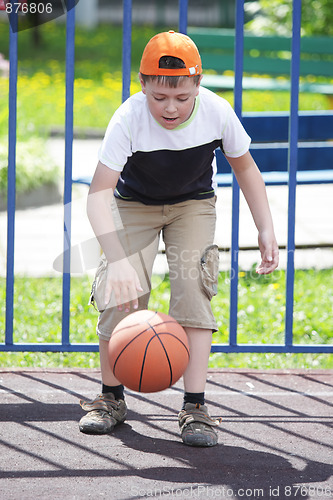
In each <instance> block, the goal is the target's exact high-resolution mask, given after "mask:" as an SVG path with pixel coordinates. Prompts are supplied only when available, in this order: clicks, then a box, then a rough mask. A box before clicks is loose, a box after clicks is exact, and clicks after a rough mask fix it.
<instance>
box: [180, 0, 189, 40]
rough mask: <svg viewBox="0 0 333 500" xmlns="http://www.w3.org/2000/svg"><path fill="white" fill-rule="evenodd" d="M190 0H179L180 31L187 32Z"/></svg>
mask: <svg viewBox="0 0 333 500" xmlns="http://www.w3.org/2000/svg"><path fill="white" fill-rule="evenodd" d="M187 14H188V0H179V33H184V35H186V33H187V17H188V16H187Z"/></svg>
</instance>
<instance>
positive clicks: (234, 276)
mask: <svg viewBox="0 0 333 500" xmlns="http://www.w3.org/2000/svg"><path fill="white" fill-rule="evenodd" d="M67 5H68V11H67V28H66V33H67V35H66V118H65V120H66V122H65V176H64V267H63V269H64V270H65V272H64V273H63V286H62V341H61V343H54V344H46V343H38V344H37V343H34V344H33V343H29V344H23V343H16V342H14V340H13V337H14V336H13V333H14V332H13V325H14V314H13V310H14V279H15V277H14V250H15V195H16V192H15V165H16V108H17V63H18V58H17V40H18V33H17V15H16V14H15V13H12V14H11V16H12V18H11V22H10V27H9V30H10V35H9V36H10V75H9V142H8V215H7V221H8V225H7V274H6V332H5V343H2V344H0V350H1V351H40V352H41V351H44V352H45V351H51V352H94V351H98V344H91V343H90V344H78V343H71V342H70V286H71V276H70V273H69V272H66V270H68V269H70V258H71V255H70V248H71V200H72V145H73V101H74V67H75V54H74V46H75V43H74V42H75V8H74V6H75V0H68V2H67ZM131 12H132V0H123V14H124V15H123V93H122V98H123V100H125V99H127V98H128V97H129V95H130V83H131V31H132V19H131ZM187 12H188V0H179V31H180V32H182V33H186V32H187ZM300 25H301V0H294V1H293V36H292V61H291V101H290V118H289V158H288V169H289V181H288V192H289V195H288V243H287V250H288V252H287V253H288V260H287V277H286V313H285V343H284V344H282V345H277V344H274V345H268V344H260V345H253V344H239V343H238V339H237V313H238V254H239V200H240V197H239V186H238V184H237V181H236V179H235V177H233V183H232V193H233V197H232V238H231V256H232V258H231V286H230V325H229V343H228V344H227V345H224V344H223V345H222V344H213V346H212V352H294V353H296V352H313V353H315V352H333V346H332V345H295V344H294V342H293V306H294V272H295V267H294V251H295V206H296V171H297V154H298V147H297V139H298V83H299V61H300ZM243 26H244V0H236V37H235V89H234V97H235V100H234V101H235V111H236V113H237V115H238V116H239V118H240V119H242V76H243Z"/></svg>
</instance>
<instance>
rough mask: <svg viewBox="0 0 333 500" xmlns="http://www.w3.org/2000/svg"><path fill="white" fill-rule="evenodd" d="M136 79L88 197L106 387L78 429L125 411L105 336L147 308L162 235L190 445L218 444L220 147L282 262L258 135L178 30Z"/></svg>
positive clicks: (265, 240) (154, 48)
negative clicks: (256, 157) (211, 366)
mask: <svg viewBox="0 0 333 500" xmlns="http://www.w3.org/2000/svg"><path fill="white" fill-rule="evenodd" d="M139 76H140V82H141V86H142V92H140V93H138V94H135V95H134V96H132V97H130V98H129V99H128V100H127V101H126V102H125V103H123V104H122V105H121V106H120V108H119V109H118V110H117V112H116V113H115V114H114V116H113V118H112V119H111V121H110V123H109V126H108V129H107V131H106V135H105V138H104V141H103V143H102V146H101V149H100V152H99V163H98V165H97V168H96V172H95V175H94V177H93V180H92V183H91V186H90V191H89V196H88V202H87V213H88V217H89V220H90V222H91V225H92V227H93V230H94V232H95V234H96V237H97V238H98V241H99V242H100V245H101V247H102V249H103V252H104V256H105V258H104V259H103V261H102V263H101V265H100V268H99V269H98V270H97V274H96V281H95V283H94V286H93V295H94V299H95V301H96V303H97V306H98V309H99V311H100V312H101V314H100V316H99V320H98V325H97V333H98V335H99V344H100V361H101V373H102V393H101V394H100V395H99V396H97V398H96V399H95V400H94V401H92V402H81V405H82V408H83V409H84V410H85V411H87V412H88V413H87V414H86V415H85V416H84V417H82V419H81V421H80V430H81V431H82V432H85V433H107V432H110V431H111V430H112V429H113V428H114V426H115V425H117V424H119V423H121V422H123V421H124V420H125V418H126V403H125V401H124V387H123V386H122V385H121V384H120V382H119V381H118V380H117V379H116V378H115V377H114V375H113V373H112V371H111V369H110V366H109V363H108V357H107V347H108V340H109V338H110V336H111V334H112V331H113V329H114V327H115V326H116V324H117V323H118V322H119V321H120V320H121V319H122V318H123V317H124V316H125V315H127V314H128V313H130V312H131V311H133V310H136V309H138V308H139V309H147V307H148V299H149V292H150V277H151V273H152V266H153V261H154V258H155V256H156V253H157V249H158V240H159V236H160V234H162V236H163V240H164V243H165V248H166V256H167V260H168V264H169V275H170V287H171V298H170V310H169V313H170V315H171V316H173V317H174V318H175V319H176V320H177V321H178V322H179V323H180V324H181V325H182V326H183V327H184V328H185V330H186V333H187V335H188V340H189V345H190V362H189V365H188V367H187V369H186V372H185V374H184V377H183V380H184V402H183V407H182V410H181V411H180V413H179V415H178V420H179V426H180V432H181V438H182V440H183V442H184V443H185V444H186V445H190V446H214V445H215V444H217V433H216V430H215V426H216V425H217V421H214V420H213V419H211V418H210V416H209V414H208V409H207V407H206V405H205V384H206V375H207V367H208V358H209V354H210V349H211V341H212V333H213V332H214V331H216V330H217V325H216V322H215V319H214V316H213V314H212V310H211V305H210V300H211V298H212V297H213V295H215V294H216V292H217V276H218V251H217V247H216V246H215V245H213V241H214V232H215V219H216V215H215V186H214V180H213V177H214V172H215V170H216V166H215V155H214V151H215V149H216V148H217V147H221V148H222V150H223V152H224V154H225V155H226V157H227V159H228V161H229V163H230V165H231V167H232V168H233V170H234V172H235V174H236V177H237V180H238V183H239V185H240V188H241V189H242V191H243V193H244V195H245V198H246V200H247V203H248V205H249V207H250V210H251V212H252V215H253V219H254V222H255V224H256V226H257V229H258V233H259V248H260V252H261V257H262V260H261V264H260V265H259V266H258V268H257V272H258V273H259V274H267V273H270V272H272V271H273V270H274V269H275V268H276V267H277V265H278V247H277V243H276V239H275V236H274V229H273V223H272V218H271V214H270V210H269V206H268V201H267V197H266V190H265V186H264V182H263V180H262V177H261V174H260V173H259V170H258V168H257V166H256V164H255V163H254V161H253V159H252V156H251V155H250V153H249V145H250V138H249V136H248V135H247V134H246V132H245V130H244V129H243V127H242V125H241V123H240V122H239V120H238V119H237V117H236V115H235V113H234V112H233V110H232V108H231V106H230V105H229V104H228V103H227V102H226V101H225V100H224V99H222V98H220V97H218V96H217V95H215V94H214V93H212V92H210V91H208V90H206V89H204V88H201V87H200V81H201V78H202V67H201V59H200V55H199V52H198V49H197V48H196V46H195V44H194V43H193V42H192V40H191V39H190V38H188V37H187V36H185V35H182V34H180V33H175V32H173V31H169V32H168V33H160V34H158V35H156V36H155V37H153V38H152V39H151V40H150V41H149V43H148V44H147V46H146V48H145V50H144V53H143V56H142V60H141V65H140V75H139ZM112 204H113V205H115V204H116V206H114V207H113V209H111V205H112ZM131 306H132V309H131Z"/></svg>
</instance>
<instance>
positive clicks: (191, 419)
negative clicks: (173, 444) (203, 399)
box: [178, 403, 221, 446]
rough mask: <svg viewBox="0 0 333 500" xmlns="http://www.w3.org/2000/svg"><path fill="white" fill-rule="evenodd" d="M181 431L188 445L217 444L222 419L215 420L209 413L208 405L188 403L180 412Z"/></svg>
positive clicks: (184, 441)
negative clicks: (218, 427)
mask: <svg viewBox="0 0 333 500" xmlns="http://www.w3.org/2000/svg"><path fill="white" fill-rule="evenodd" d="M178 422H179V427H180V433H181V437H182V440H183V443H184V444H187V445H188V446H215V445H216V444H217V432H216V430H215V429H214V427H216V426H218V425H219V424H220V422H221V419H217V420H214V419H212V418H211V417H210V416H209V414H208V409H207V406H205V405H200V404H199V403H197V404H193V403H186V404H185V409H184V410H181V412H179V414H178Z"/></svg>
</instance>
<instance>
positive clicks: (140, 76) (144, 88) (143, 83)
mask: <svg viewBox="0 0 333 500" xmlns="http://www.w3.org/2000/svg"><path fill="white" fill-rule="evenodd" d="M139 80H140V83H141V90H142V92H143V93H144V94H145V93H146V85H145V82H144V81H143V78H142V75H141V73H139Z"/></svg>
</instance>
